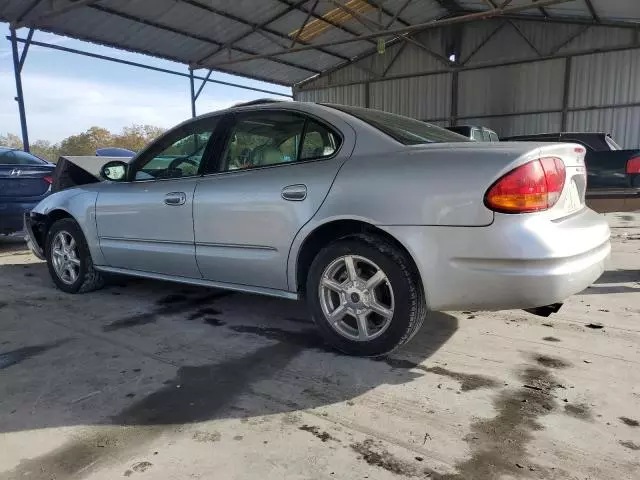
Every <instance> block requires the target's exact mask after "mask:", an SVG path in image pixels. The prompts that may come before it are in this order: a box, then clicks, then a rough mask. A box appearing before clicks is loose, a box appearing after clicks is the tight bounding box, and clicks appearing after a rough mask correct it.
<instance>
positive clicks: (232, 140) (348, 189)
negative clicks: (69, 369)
mask: <svg viewBox="0 0 640 480" xmlns="http://www.w3.org/2000/svg"><path fill="white" fill-rule="evenodd" d="M584 155H585V151H584V148H583V147H581V146H579V145H575V144H545V143H540V144H535V143H491V144H489V143H476V142H471V141H468V140H467V139H465V138H464V137H462V136H459V135H457V134H455V133H452V132H449V131H446V130H444V129H441V128H439V127H436V126H434V125H430V124H427V123H424V122H420V121H417V120H413V119H409V118H406V117H402V116H398V115H392V114H389V113H384V112H380V111H376V110H369V109H364V108H355V107H345V106H338V105H320V104H312V103H296V102H259V103H255V104H251V105H244V106H238V107H235V108H232V109H229V110H225V111H221V112H216V113H212V114H208V115H204V116H201V117H198V118H195V119H193V120H189V121H187V122H184V123H182V124H181V125H179V126H178V127H176V128H175V129H173V130H171V131H169V132H168V133H166V134H165V135H163V136H162V137H161V138H159V139H158V140H157V141H155V142H154V143H152V144H151V145H149V146H148V147H147V148H146V149H145V150H144V151H142V152H141V153H139V154H138V155H137V156H136V157H134V158H133V159H132V160H131V161H129V162H126V163H125V162H123V161H122V159H117V160H116V159H104V158H103V159H102V161H106V162H107V163H106V164H105V165H104V167H103V168H102V170H101V175H102V177H103V180H104V181H102V182H97V183H91V184H85V185H77V186H74V187H73V188H68V189H65V190H62V191H60V192H58V193H54V194H53V195H51V196H49V197H48V198H47V199H46V200H44V201H42V202H41V203H40V204H39V205H38V206H37V207H36V208H35V209H34V210H33V211H32V212H31V214H30V215H28V216H27V217H26V219H25V223H26V227H27V231H28V242H29V244H30V246H31V248H32V249H33V251H34V252H35V253H36V255H38V256H40V257H41V258H43V259H46V260H47V263H48V266H49V271H50V273H51V277H52V279H53V281H54V282H55V284H56V285H57V286H58V287H59V288H60V289H61V290H63V291H65V292H69V293H76V292H87V291H90V290H94V289H96V288H99V287H100V286H102V284H103V275H104V274H105V273H117V274H126V275H134V276H139V277H147V278H155V279H161V280H169V281H175V282H181V283H188V284H194V285H204V286H211V287H220V288H226V289H232V290H239V291H244V292H251V293H258V294H265V295H274V296H279V297H284V298H288V299H305V300H306V302H307V304H308V307H309V311H310V313H311V315H312V316H313V318H314V320H315V322H316V324H317V326H318V328H319V330H320V332H321V333H322V334H323V335H324V337H325V338H326V339H327V341H328V342H329V343H331V345H333V346H335V347H336V348H337V349H339V350H341V351H343V352H345V353H348V354H353V355H364V356H376V355H383V354H386V353H389V352H390V351H392V350H394V349H395V348H397V347H398V346H400V345H402V344H404V343H406V342H407V341H409V339H410V338H411V337H412V336H413V335H414V334H415V333H416V332H417V331H418V329H419V328H420V326H421V325H422V323H423V321H424V319H425V316H426V312H427V311H428V310H459V309H484V310H500V309H512V308H523V309H536V308H539V307H545V306H549V307H548V308H547V309H546V311H547V312H550V311H553V310H556V309H557V308H558V307H559V304H560V303H561V302H563V301H564V300H565V299H566V298H567V297H569V296H571V295H573V294H575V293H577V292H579V291H581V290H583V289H584V288H586V287H587V286H589V285H590V284H591V283H592V282H594V281H595V280H596V279H597V278H598V277H599V276H600V275H601V273H602V272H603V270H604V262H605V259H606V258H607V256H608V255H609V252H610V244H609V233H610V232H609V228H608V226H607V223H606V222H605V220H604V219H603V218H601V217H600V216H598V215H597V214H595V213H594V212H593V211H591V210H589V209H588V208H586V207H585V204H584V195H585V188H586V171H585V165H584ZM538 311H541V310H538Z"/></svg>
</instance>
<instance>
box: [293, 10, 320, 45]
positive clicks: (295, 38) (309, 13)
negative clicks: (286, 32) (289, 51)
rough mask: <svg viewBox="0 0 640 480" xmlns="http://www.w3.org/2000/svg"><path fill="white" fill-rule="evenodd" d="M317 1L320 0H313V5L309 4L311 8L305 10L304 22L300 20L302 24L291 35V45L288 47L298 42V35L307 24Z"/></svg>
mask: <svg viewBox="0 0 640 480" xmlns="http://www.w3.org/2000/svg"><path fill="white" fill-rule="evenodd" d="M319 1H320V0H315V2H313V5H311V10H309V11H308V12H307V15H306V16H305V17H304V22H302V25H300V28H299V29H298V31H297V32H296V34H295V36H294V37H293V40H291V45H290V46H289V48H293V47H295V46H296V43H298V37H300V34H301V33H302V32H303V30H304V29H305V27H306V26H307V23H309V18H311V14H312V13H313V12H314V11H315V10H316V7H317V6H318V2H319Z"/></svg>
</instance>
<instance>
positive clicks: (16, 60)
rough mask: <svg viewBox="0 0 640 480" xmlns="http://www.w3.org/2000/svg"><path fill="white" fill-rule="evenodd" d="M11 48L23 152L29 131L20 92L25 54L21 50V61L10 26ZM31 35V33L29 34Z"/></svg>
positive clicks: (12, 29)
mask: <svg viewBox="0 0 640 480" xmlns="http://www.w3.org/2000/svg"><path fill="white" fill-rule="evenodd" d="M10 30H11V50H12V52H13V72H14V75H15V79H16V97H15V100H16V102H18V111H19V112H20V128H21V130H22V148H23V149H24V151H25V152H28V151H29V132H28V130H27V114H26V112H25V109H24V95H23V92H22V65H23V64H24V57H25V56H26V50H25V51H23V58H22V61H21V59H20V54H19V53H18V40H17V36H16V29H15V28H13V27H11V28H10ZM30 35H31V36H32V34H30ZM28 45H29V44H28V43H27V44H25V49H26V48H27V47H28Z"/></svg>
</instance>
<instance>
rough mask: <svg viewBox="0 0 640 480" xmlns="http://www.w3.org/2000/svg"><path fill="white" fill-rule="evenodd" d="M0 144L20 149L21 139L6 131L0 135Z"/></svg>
mask: <svg viewBox="0 0 640 480" xmlns="http://www.w3.org/2000/svg"><path fill="white" fill-rule="evenodd" d="M0 146H2V147H9V148H19V149H21V150H22V140H21V139H20V137H18V136H17V135H14V134H13V133H7V134H6V135H0Z"/></svg>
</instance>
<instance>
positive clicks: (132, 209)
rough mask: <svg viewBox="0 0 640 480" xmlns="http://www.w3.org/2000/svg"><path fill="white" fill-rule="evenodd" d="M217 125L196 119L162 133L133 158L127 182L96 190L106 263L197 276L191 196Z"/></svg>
mask: <svg viewBox="0 0 640 480" xmlns="http://www.w3.org/2000/svg"><path fill="white" fill-rule="evenodd" d="M216 124H217V119H216V118H209V119H204V120H202V119H201V120H197V121H195V122H193V123H190V124H186V125H182V126H180V127H178V128H177V129H175V130H173V131H172V132H170V133H168V134H166V135H165V136H164V137H162V138H161V139H160V140H158V141H157V142H156V143H154V144H152V145H151V146H150V147H149V148H148V149H147V150H146V151H145V152H143V153H142V154H141V155H140V156H139V157H137V158H136V159H135V160H134V161H133V163H132V165H131V166H130V169H129V172H128V175H127V178H128V181H127V182H123V183H113V184H112V185H110V186H109V188H107V189H103V190H102V191H101V192H100V194H99V196H98V199H97V203H96V222H97V227H98V236H99V239H100V247H101V249H102V253H103V254H104V257H105V259H106V262H107V264H108V265H109V266H111V267H116V268H124V269H128V270H136V271H141V272H150V273H160V274H165V275H174V276H181V277H190V278H201V275H200V272H199V270H198V266H197V264H196V259H195V244H194V234H193V195H194V191H195V188H196V184H197V182H198V179H199V178H200V177H199V175H200V169H201V166H203V165H204V163H206V162H205V161H204V160H205V159H206V158H207V157H208V155H209V152H210V151H211V145H212V143H213V142H214V138H215V136H214V135H213V132H214V130H215V128H216Z"/></svg>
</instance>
